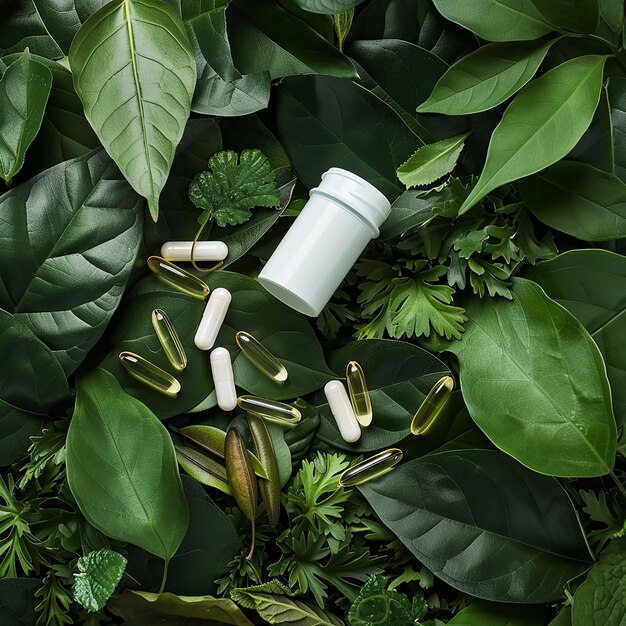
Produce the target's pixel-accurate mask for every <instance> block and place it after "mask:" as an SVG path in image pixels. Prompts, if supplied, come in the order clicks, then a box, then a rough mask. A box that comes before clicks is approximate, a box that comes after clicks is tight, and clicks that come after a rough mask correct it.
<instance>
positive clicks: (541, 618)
mask: <svg viewBox="0 0 626 626" xmlns="http://www.w3.org/2000/svg"><path fill="white" fill-rule="evenodd" d="M545 618H546V611H545V609H544V607H539V606H537V607H534V606H529V607H524V609H523V610H522V611H520V607H519V606H518V605H506V604H491V603H488V602H481V601H475V602H472V603H471V604H470V605H469V606H468V607H466V608H464V609H463V610H461V611H459V612H458V613H457V614H456V615H455V616H454V617H453V618H452V619H451V620H450V621H449V622H448V624H449V626H544V624H545V623H546V619H545Z"/></svg>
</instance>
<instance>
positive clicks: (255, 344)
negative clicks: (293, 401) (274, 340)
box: [235, 330, 289, 383]
mask: <svg viewBox="0 0 626 626" xmlns="http://www.w3.org/2000/svg"><path fill="white" fill-rule="evenodd" d="M235 341H237V345H238V346H239V349H240V350H241V353H242V354H243V355H244V356H245V357H246V359H248V361H250V363H252V365H254V367H256V368H257V369H258V370H259V371H260V372H263V374H265V375H266V376H267V377H268V378H271V379H272V380H273V381H275V382H277V383H284V382H285V381H286V380H287V377H288V376H289V373H288V372H287V368H286V367H285V366H284V365H283V364H282V363H281V362H280V361H279V360H278V359H277V358H276V357H275V356H274V355H273V354H272V353H271V352H270V351H269V350H268V349H267V348H266V347H265V346H264V345H263V344H262V343H261V342H260V341H259V340H258V339H256V338H254V337H253V336H252V335H251V334H250V333H247V332H246V331H244V330H240V331H239V332H238V333H237V334H236V335H235Z"/></svg>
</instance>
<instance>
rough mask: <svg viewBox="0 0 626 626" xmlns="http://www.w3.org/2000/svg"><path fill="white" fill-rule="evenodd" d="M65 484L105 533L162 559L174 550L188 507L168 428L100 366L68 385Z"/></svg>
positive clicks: (178, 541) (84, 511)
mask: <svg viewBox="0 0 626 626" xmlns="http://www.w3.org/2000/svg"><path fill="white" fill-rule="evenodd" d="M67 481H68V484H69V486H70V489H71V490H72V494H73V495H74V498H75V499H76V503H77V504H78V507H79V508H80V510H81V512H82V514H83V515H84V516H85V518H86V519H87V521H88V522H89V523H90V524H91V525H92V526H95V527H96V528H97V529H98V530H99V531H100V532H102V533H104V534H105V535H107V536H108V537H112V538H113V539H118V540H119V541H128V542H129V543H132V544H134V545H136V546H139V547H141V548H143V549H144V550H147V551H148V552H150V553H152V554H155V555H156V556H159V557H161V558H162V559H165V560H166V561H169V559H170V558H171V557H172V556H173V555H174V554H175V553H176V551H177V550H178V547H179V546H180V544H181V541H182V540H183V537H184V536H185V532H186V531H187V525H188V523H189V511H188V508H187V501H186V499H185V494H184V493H183V488H182V485H181V481H180V475H179V473H178V466H177V464H176V456H175V453H174V446H173V444H172V440H171V439H170V436H169V433H168V432H167V429H166V428H165V426H163V424H161V422H159V420H158V419H157V417H156V416H155V415H154V413H152V412H151V411H150V410H149V409H148V408H147V407H146V406H145V405H143V404H142V403H141V402H139V401H138V400H135V398H133V397H131V396H128V395H126V394H125V393H124V391H123V390H122V389H121V387H120V386H119V384H118V382H117V381H116V380H115V378H113V376H111V375H110V374H109V373H108V372H105V371H102V370H100V369H97V370H94V371H92V372H91V373H89V374H88V375H87V376H84V377H83V378H80V379H79V380H78V382H77V384H76V407H75V409H74V415H73V417H72V421H71V422H70V427H69V431H68V433H67Z"/></svg>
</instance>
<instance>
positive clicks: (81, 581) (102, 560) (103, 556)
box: [73, 548, 127, 612]
mask: <svg viewBox="0 0 626 626" xmlns="http://www.w3.org/2000/svg"><path fill="white" fill-rule="evenodd" d="M126 563H127V561H126V559H125V558H124V557H123V556H122V555H121V554H119V553H118V552H115V551H113V550H109V549H108V548H102V549H101V550H95V551H93V552H90V553H89V554H87V555H85V556H81V557H80V558H79V559H78V562H77V563H76V568H77V569H78V573H77V574H74V587H73V594H74V600H76V602H78V603H79V604H80V605H81V606H82V607H84V608H85V609H87V610H88V611H90V612H95V611H99V610H100V609H101V608H102V607H103V606H104V605H105V604H106V601H107V600H108V599H109V598H110V597H111V595H112V594H113V592H114V591H115V587H117V584H118V583H119V582H120V580H121V578H122V574H123V573H124V570H125V569H126Z"/></svg>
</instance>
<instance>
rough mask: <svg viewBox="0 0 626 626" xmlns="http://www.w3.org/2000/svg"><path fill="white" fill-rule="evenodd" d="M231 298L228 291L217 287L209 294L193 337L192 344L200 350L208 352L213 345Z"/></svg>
mask: <svg viewBox="0 0 626 626" xmlns="http://www.w3.org/2000/svg"><path fill="white" fill-rule="evenodd" d="M231 299H232V296H231V295H230V291H228V289H223V288H222V287H218V288H217V289H215V290H214V291H212V292H211V295H210V296H209V299H208V301H207V303H206V306H205V307H204V313H203V314H202V319H201V320H200V325H199V326H198V330H197V331H196V336H195V337H194V339H193V340H194V343H195V344H196V346H198V348H200V350H210V349H211V348H212V347H213V345H214V344H215V340H216V339H217V334H218V333H219V332H220V328H221V327H222V324H223V323H224V318H225V317H226V311H228V305H229V304H230V301H231Z"/></svg>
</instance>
